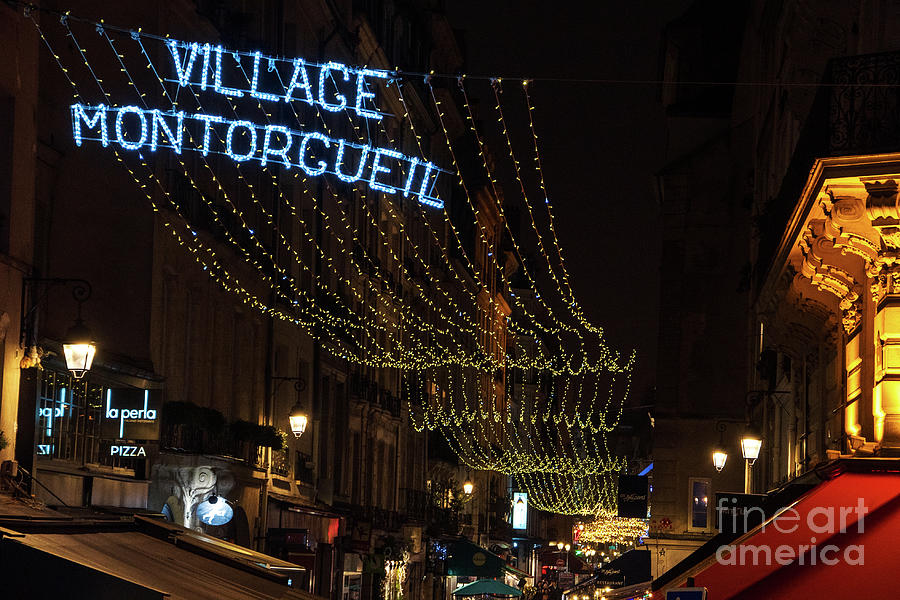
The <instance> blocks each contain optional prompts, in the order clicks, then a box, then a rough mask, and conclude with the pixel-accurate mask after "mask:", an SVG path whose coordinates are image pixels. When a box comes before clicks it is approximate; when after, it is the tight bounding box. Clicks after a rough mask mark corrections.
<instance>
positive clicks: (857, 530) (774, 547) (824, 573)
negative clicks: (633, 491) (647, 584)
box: [654, 459, 900, 600]
mask: <svg viewBox="0 0 900 600" xmlns="http://www.w3.org/2000/svg"><path fill="white" fill-rule="evenodd" d="M821 473H822V476H823V477H826V478H827V479H826V480H825V481H823V482H822V483H820V484H819V485H817V486H816V487H814V488H813V489H812V490H810V491H809V492H807V493H806V494H804V495H803V496H801V497H800V498H799V499H798V500H797V501H796V502H794V503H793V504H792V505H791V506H790V507H789V508H788V509H787V510H786V512H783V513H782V515H781V516H780V517H775V520H774V521H773V519H768V520H767V521H766V522H765V523H763V524H762V525H760V526H759V527H756V528H755V529H753V530H751V531H750V532H749V533H748V534H746V535H744V536H741V537H740V538H738V539H737V540H735V541H734V542H732V544H731V545H732V546H733V550H734V552H733V553H732V554H728V553H726V552H725V550H731V549H732V548H730V547H729V548H726V549H723V550H720V551H719V552H717V553H715V554H713V555H712V556H710V557H708V558H706V559H705V560H704V561H702V562H701V563H699V564H698V565H697V566H696V567H694V568H693V569H691V570H689V571H687V572H686V573H684V576H683V577H681V578H680V579H679V580H677V581H675V582H673V584H670V585H667V586H665V588H663V589H659V590H657V591H656V592H655V595H654V597H660V598H663V597H665V596H664V591H665V589H669V588H671V587H683V586H684V585H685V581H686V577H688V576H692V577H693V578H694V585H695V586H697V587H706V588H708V590H709V595H708V597H709V598H715V599H716V600H725V599H730V598H734V599H739V598H740V599H743V598H747V599H750V598H754V599H755V598H816V597H821V598H866V597H881V596H883V595H884V594H885V589H886V588H885V585H886V584H887V582H888V581H889V580H890V579H892V577H893V574H894V572H895V569H896V558H895V546H896V539H897V536H898V534H900V461H897V460H895V459H864V460H861V459H852V460H845V461H840V462H839V463H837V464H835V465H832V466H831V468H830V470H828V471H824V470H823V471H821ZM791 509H793V511H796V513H794V512H792V511H791ZM795 514H796V516H797V518H794V515H795ZM842 515H844V522H843V524H842V522H841V516H842Z"/></svg>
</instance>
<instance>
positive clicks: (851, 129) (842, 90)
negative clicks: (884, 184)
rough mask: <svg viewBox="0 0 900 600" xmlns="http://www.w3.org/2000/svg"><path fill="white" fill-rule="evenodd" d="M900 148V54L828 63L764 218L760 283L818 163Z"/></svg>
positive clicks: (762, 221)
mask: <svg viewBox="0 0 900 600" xmlns="http://www.w3.org/2000/svg"><path fill="white" fill-rule="evenodd" d="M898 150H900V52H887V53H881V54H867V55H862V56H845V57H840V58H834V59H832V60H831V61H830V62H829V63H828V67H827V69H826V73H825V76H824V77H823V80H822V85H821V86H820V87H819V89H818V91H817V93H816V96H815V99H814V100H813V104H812V108H811V109H810V112H809V115H808V116H807V119H806V122H805V123H804V126H803V129H802V131H801V134H800V138H799V139H798V141H797V145H796V147H795V149H794V155H793V157H792V158H791V162H790V164H789V165H788V168H787V171H786V172H785V174H784V177H783V179H782V181H781V188H780V189H779V192H778V195H777V196H775V197H774V198H772V199H771V200H770V201H769V202H768V203H767V205H766V206H765V208H764V210H763V211H762V213H761V214H760V215H759V223H758V229H759V235H760V242H759V256H758V264H759V266H760V267H761V268H759V269H757V272H758V273H759V275H760V277H761V278H760V279H759V280H757V284H761V283H762V281H763V279H762V278H764V277H765V275H766V273H767V271H768V267H769V265H770V262H771V260H772V258H773V256H774V253H775V251H776V249H777V245H778V243H779V241H780V239H781V234H782V232H783V231H784V227H785V225H786V224H787V221H788V219H789V218H790V215H791V213H792V212H793V210H794V207H795V205H796V203H797V199H798V198H799V196H800V193H801V192H802V190H803V186H804V185H806V180H807V177H808V176H809V172H810V169H811V168H812V165H813V162H814V161H815V159H817V158H823V157H828V156H852V155H862V154H877V153H883V152H896V151H898Z"/></svg>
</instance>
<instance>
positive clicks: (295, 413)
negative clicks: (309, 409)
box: [288, 402, 309, 438]
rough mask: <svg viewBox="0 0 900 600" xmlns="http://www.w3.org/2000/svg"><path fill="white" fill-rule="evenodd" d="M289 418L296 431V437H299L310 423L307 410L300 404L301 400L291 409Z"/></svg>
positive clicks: (292, 429) (293, 429) (293, 430)
mask: <svg viewBox="0 0 900 600" xmlns="http://www.w3.org/2000/svg"><path fill="white" fill-rule="evenodd" d="M288 420H289V421H290V423H291V431H292V432H293V433H294V437H297V438H298V437H300V436H301V435H303V433H304V432H305V431H306V425H307V424H308V423H309V417H308V416H307V415H306V411H304V410H303V407H302V406H300V403H299V402H298V403H297V404H295V405H294V408H292V409H291V414H290V416H289V417H288Z"/></svg>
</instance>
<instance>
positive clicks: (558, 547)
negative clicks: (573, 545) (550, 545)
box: [556, 542, 565, 550]
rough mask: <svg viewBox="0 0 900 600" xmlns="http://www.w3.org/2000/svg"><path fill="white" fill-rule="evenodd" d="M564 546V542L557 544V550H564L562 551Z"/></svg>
mask: <svg viewBox="0 0 900 600" xmlns="http://www.w3.org/2000/svg"><path fill="white" fill-rule="evenodd" d="M563 546H565V544H564V543H562V542H556V549H557V550H562V549H563Z"/></svg>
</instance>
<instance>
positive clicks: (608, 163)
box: [447, 0, 691, 402]
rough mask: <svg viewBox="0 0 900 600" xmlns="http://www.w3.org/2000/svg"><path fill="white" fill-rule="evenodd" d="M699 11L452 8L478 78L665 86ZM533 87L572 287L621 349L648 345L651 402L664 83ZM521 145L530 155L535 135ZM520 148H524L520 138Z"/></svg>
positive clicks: (530, 5)
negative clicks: (689, 18)
mask: <svg viewBox="0 0 900 600" xmlns="http://www.w3.org/2000/svg"><path fill="white" fill-rule="evenodd" d="M690 4H691V2H690V1H689V0H669V1H665V0H650V1H637V2H591V3H557V2H546V1H544V2H540V1H533V0H528V1H522V2H517V3H507V2H494V3H492V2H484V1H483V0H451V1H450V2H448V3H447V11H448V14H449V18H450V21H451V23H452V24H453V26H454V27H455V28H457V29H459V30H461V32H462V36H463V40H464V46H465V52H466V54H467V67H466V71H467V73H469V74H473V75H474V74H483V75H492V76H507V77H529V78H531V77H533V78H537V79H540V78H541V77H546V78H578V79H617V80H618V79H624V80H656V79H658V78H659V47H660V41H661V34H662V30H663V27H664V26H665V24H666V23H667V22H668V21H670V20H672V19H673V18H675V17H677V16H679V15H680V14H681V13H683V12H684V11H685V10H686V9H687V7H688V6H689V5H690ZM513 7H514V8H513ZM472 85H473V88H474V89H476V90H477V87H478V86H477V84H472ZM508 87H511V86H510V84H504V89H507V88H508ZM512 87H513V88H514V86H512ZM530 89H531V94H532V99H533V101H534V106H535V112H534V119H535V126H536V128H537V133H538V136H539V138H540V142H541V145H540V150H541V159H542V161H543V167H544V175H545V180H546V185H547V190H548V193H549V196H550V198H551V200H552V202H553V206H554V209H555V211H554V214H555V216H556V224H557V233H558V234H559V237H560V242H561V245H562V247H563V253H564V256H565V258H566V261H567V267H568V269H569V273H570V275H571V277H572V286H573V288H574V289H575V294H576V297H577V298H578V299H579V302H580V303H581V305H582V306H583V307H584V310H585V311H586V313H587V315H588V317H589V318H590V320H591V321H593V322H594V323H596V324H599V325H601V326H602V327H603V328H604V329H605V330H606V333H607V337H608V339H609V340H610V342H612V344H613V346H614V347H615V348H618V349H622V350H626V351H627V350H630V349H631V348H636V349H637V350H638V366H637V369H636V372H635V379H634V386H633V388H632V394H631V400H632V401H633V402H634V401H639V400H640V399H641V397H642V396H643V394H644V392H645V391H646V390H647V389H648V388H649V387H650V386H652V385H655V382H654V379H655V368H656V367H655V363H656V345H657V340H656V338H657V325H658V319H659V315H658V305H659V285H658V281H659V276H658V275H659V266H660V265H659V259H660V218H659V207H658V200H657V194H656V181H655V173H656V172H657V171H658V170H659V168H660V167H661V166H662V165H663V163H664V161H665V144H666V139H665V120H664V114H663V109H662V106H661V104H660V102H659V87H658V86H656V85H652V84H651V85H646V84H641V85H629V84H605V83H602V84H601V83H572V82H551V81H540V80H538V81H536V82H534V83H533V84H532V85H531V87H530ZM476 95H477V94H476ZM511 97H512V96H511ZM488 100H489V97H488ZM488 100H484V101H483V103H484V102H487V101H488ZM507 116H508V123H509V125H510V129H512V128H513V127H514V125H513V123H512V121H513V117H515V118H516V119H517V120H518V121H519V122H518V123H517V125H518V126H522V125H523V124H522V122H521V119H525V117H524V115H512V114H510V115H507ZM485 121H486V122H487V121H488V119H485ZM492 124H493V123H490V125H492ZM524 127H526V128H527V119H526V120H525V122H524ZM518 141H519V142H520V143H521V147H522V152H523V156H525V154H524V151H525V150H527V149H528V148H527V145H525V144H527V143H531V140H530V139H529V140H526V139H524V138H520V139H519V140H518ZM513 145H514V149H515V148H517V147H518V146H519V144H518V143H517V140H516V138H514V142H513ZM517 152H518V150H517ZM507 156H508V155H507ZM520 162H524V161H522V160H521V158H520Z"/></svg>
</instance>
